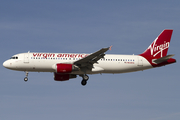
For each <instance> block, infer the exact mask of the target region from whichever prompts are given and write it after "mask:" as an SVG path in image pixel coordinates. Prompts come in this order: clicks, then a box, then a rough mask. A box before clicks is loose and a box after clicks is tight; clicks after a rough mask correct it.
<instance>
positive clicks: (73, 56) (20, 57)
mask: <svg viewBox="0 0 180 120" xmlns="http://www.w3.org/2000/svg"><path fill="white" fill-rule="evenodd" d="M172 32H173V30H172V29H165V30H163V31H162V32H161V34H160V35H159V36H158V37H157V38H156V39H155V40H154V41H153V42H152V44H151V45H150V46H149V47H148V48H147V49H146V50H145V51H144V52H143V53H141V54H139V55H134V54H133V55H119V54H105V52H106V51H108V50H111V47H112V46H110V47H107V48H102V49H100V50H99V51H96V52H94V53H91V54H84V53H40V52H27V53H20V54H16V55H13V56H12V57H11V58H10V59H9V60H6V61H5V62H4V63H3V66H4V67H5V68H8V69H11V70H17V71H24V72H25V74H26V77H25V78H24V81H28V73H29V72H52V73H54V80H55V81H67V80H69V79H73V78H76V77H77V76H78V75H79V76H80V77H82V81H81V84H82V85H83V86H85V85H86V84H87V81H88V79H89V76H88V75H87V74H102V73H113V74H115V73H128V72H135V71H143V70H146V69H151V68H156V67H161V66H165V65H168V64H172V63H175V62H176V59H174V58H172V57H173V56H174V55H167V52H168V48H169V45H170V40H171V36H172Z"/></svg>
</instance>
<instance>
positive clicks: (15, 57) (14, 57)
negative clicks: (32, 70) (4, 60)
mask: <svg viewBox="0 0 180 120" xmlns="http://www.w3.org/2000/svg"><path fill="white" fill-rule="evenodd" d="M10 59H18V57H17V56H13V57H11V58H10Z"/></svg>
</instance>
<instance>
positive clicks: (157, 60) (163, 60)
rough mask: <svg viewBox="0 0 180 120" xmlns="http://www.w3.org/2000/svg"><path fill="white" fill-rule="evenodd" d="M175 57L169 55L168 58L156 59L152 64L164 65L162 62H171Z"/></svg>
mask: <svg viewBox="0 0 180 120" xmlns="http://www.w3.org/2000/svg"><path fill="white" fill-rule="evenodd" d="M173 56H174V55H167V56H165V57H162V58H159V59H154V60H152V62H153V63H155V64H159V63H162V62H165V61H167V60H169V59H170V58H172V57H173Z"/></svg>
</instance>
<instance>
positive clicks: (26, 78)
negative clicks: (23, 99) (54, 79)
mask: <svg viewBox="0 0 180 120" xmlns="http://www.w3.org/2000/svg"><path fill="white" fill-rule="evenodd" d="M28 74H29V73H28V72H27V71H26V77H25V78H24V81H25V82H27V81H28Z"/></svg>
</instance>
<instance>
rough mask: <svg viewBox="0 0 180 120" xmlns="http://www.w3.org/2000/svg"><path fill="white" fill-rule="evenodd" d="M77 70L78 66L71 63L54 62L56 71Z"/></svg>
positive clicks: (67, 71) (68, 71) (69, 71)
mask: <svg viewBox="0 0 180 120" xmlns="http://www.w3.org/2000/svg"><path fill="white" fill-rule="evenodd" d="M76 70H79V68H78V67H77V66H75V65H73V64H64V63H58V64H56V73H71V72H72V71H76Z"/></svg>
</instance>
